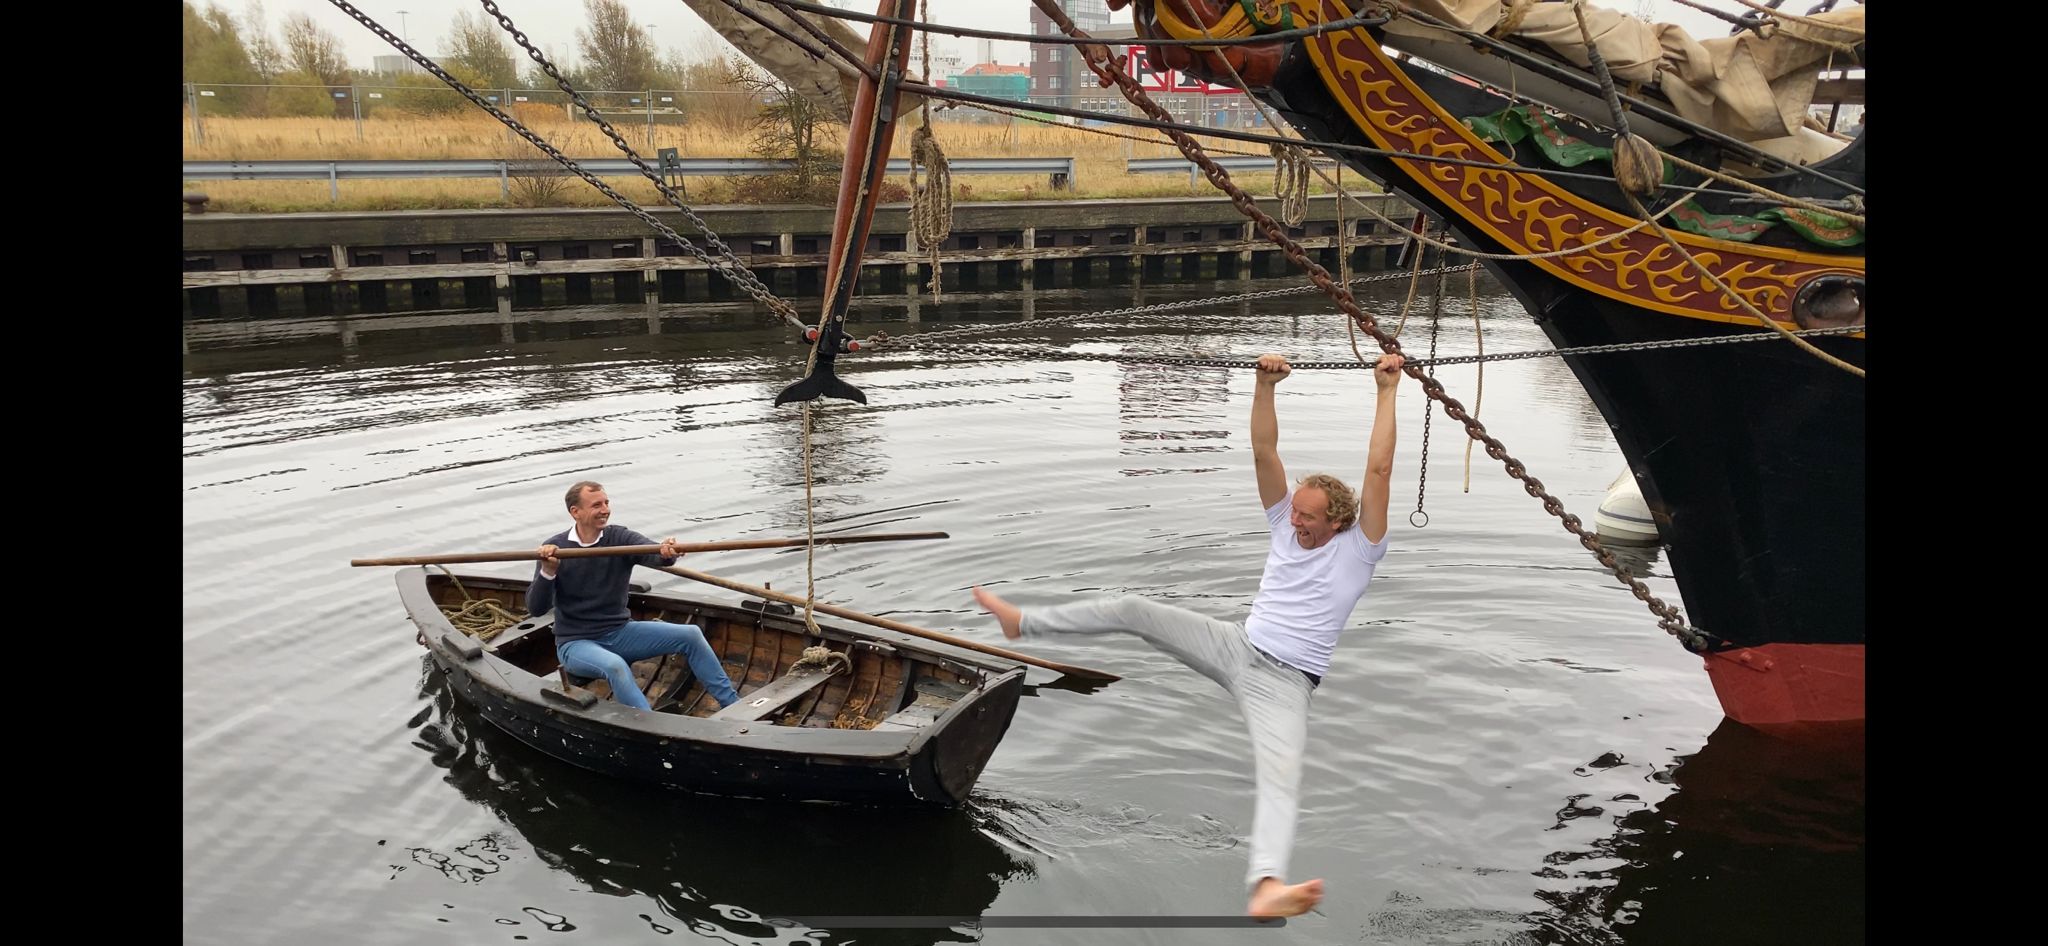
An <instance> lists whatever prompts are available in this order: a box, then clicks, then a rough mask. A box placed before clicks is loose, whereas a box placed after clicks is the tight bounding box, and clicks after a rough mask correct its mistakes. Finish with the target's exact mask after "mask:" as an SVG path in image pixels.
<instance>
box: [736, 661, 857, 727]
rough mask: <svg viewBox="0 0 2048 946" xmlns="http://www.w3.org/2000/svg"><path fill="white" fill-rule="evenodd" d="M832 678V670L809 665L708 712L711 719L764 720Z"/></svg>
mask: <svg viewBox="0 0 2048 946" xmlns="http://www.w3.org/2000/svg"><path fill="white" fill-rule="evenodd" d="M832 677H833V672H832V671H829V670H818V669H815V668H812V667H805V668H803V669H801V670H792V671H790V672H789V673H786V674H783V675H782V677H781V678H780V679H778V680H776V681H775V682H773V683H770V684H768V685H767V686H764V687H762V688H760V689H758V690H755V691H754V692H752V693H749V694H746V695H745V696H742V697H740V698H739V700H738V701H737V702H735V703H733V704H732V705H731V706H728V707H726V708H724V709H722V710H719V711H718V712H716V713H713V714H711V718H712V719H730V720H737V721H740V722H748V721H751V720H757V719H765V718H767V717H768V716H769V715H770V714H773V713H775V712H776V711H778V710H780V709H782V708H783V707H785V706H788V705H789V704H790V703H793V702H795V701H796V700H797V698H799V697H801V696H803V695H804V694H806V693H809V692H811V691H812V690H815V689H817V688H818V687H821V686H824V685H825V681H827V680H830V679H832Z"/></svg>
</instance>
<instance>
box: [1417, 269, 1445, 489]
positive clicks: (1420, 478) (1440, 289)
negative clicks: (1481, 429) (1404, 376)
mask: <svg viewBox="0 0 2048 946" xmlns="http://www.w3.org/2000/svg"><path fill="white" fill-rule="evenodd" d="M1415 252H1416V257H1415V259H1416V261H1417V262H1420V261H1421V260H1422V255H1421V254H1422V253H1423V252H1424V251H1423V250H1422V248H1421V247H1417V248H1416V250H1415ZM1446 278H1448V277H1447V276H1446V275H1445V274H1443V273H1441V272H1439V273H1437V276H1436V291H1435V292H1433V293H1431V294H1430V300H1429V357H1428V358H1425V359H1423V360H1424V361H1429V362H1434V361H1436V339H1437V334H1438V332H1439V330H1441V329H1442V327H1443V314H1444V280H1445V279H1446ZM1429 367H1430V371H1429V376H1430V377H1431V378H1434V377H1436V366H1435V365H1434V364H1432V365H1430V366H1429ZM1434 416H1436V412H1435V411H1432V410H1430V409H1429V399H1428V398H1423V399H1422V469H1421V470H1420V471H1418V472H1417V473H1416V474H1415V511H1414V512H1413V513H1410V514H1409V515H1408V524H1409V525H1412V526H1414V527H1415V528H1417V529H1420V528H1422V527H1423V526H1426V525H1429V513H1426V512H1423V511H1422V494H1423V491H1424V490H1427V489H1429V421H1430V418H1431V417H1434ZM1417 517H1421V519H1422V521H1421V522H1416V521H1415V520H1416V518H1417Z"/></svg>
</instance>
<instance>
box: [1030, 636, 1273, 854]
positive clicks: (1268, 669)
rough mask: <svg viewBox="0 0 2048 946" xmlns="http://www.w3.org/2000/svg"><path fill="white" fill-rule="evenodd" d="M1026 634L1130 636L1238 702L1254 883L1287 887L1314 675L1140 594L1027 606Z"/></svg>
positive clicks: (1247, 639)
mask: <svg viewBox="0 0 2048 946" xmlns="http://www.w3.org/2000/svg"><path fill="white" fill-rule="evenodd" d="M1023 612H1024V618H1023V625H1022V630H1023V633H1024V636H1025V637H1027V638H1029V637H1034V636H1037V635H1041V634H1099V633H1102V632H1104V631H1128V632H1130V633H1132V634H1136V635H1138V636H1139V637H1141V638H1144V639H1145V642H1146V643H1149V644H1151V645H1152V646H1153V647H1156V648H1158V649H1159V650H1161V651H1163V652H1165V653H1167V654H1170V655H1172V656H1173V657H1175V658H1177V659H1179V660H1180V662H1181V663H1184V664H1187V665H1188V666H1189V667H1190V668H1192V669H1193V670H1194V671H1195V672H1197V673H1200V674H1201V675H1202V676H1205V677H1208V678H1209V679H1211V680H1214V681H1216V684H1217V685H1218V686H1221V687H1222V688H1223V689H1224V690H1226V691H1228V692H1229V693H1230V695H1232V696H1235V697H1237V706H1238V709H1239V710H1240V711H1242V712H1243V713H1244V721H1245V726H1246V727H1247V728H1248V729H1249V730H1250V731H1251V737H1252V762H1253V767H1254V769H1253V770H1254V774H1255V776H1256V778H1257V782H1258V801H1257V804H1256V805H1255V806H1254V807H1253V809H1252V836H1251V848H1252V864H1251V871H1250V872H1249V873H1248V874H1247V875H1246V877H1245V883H1246V885H1247V886H1256V885H1257V884H1258V882H1259V880H1260V879H1261V878H1264V877H1273V878H1277V879H1279V880H1281V881H1282V882H1285V881H1286V879H1287V858H1288V855H1290V854H1291V853H1293V850H1294V822H1295V817H1296V814H1297V805H1298V803H1299V789H1300V787H1301V759H1302V751H1303V748H1304V747H1305V746H1306V745H1307V743H1308V703H1309V696H1310V692H1311V690H1312V689H1313V688H1312V687H1310V686H1309V682H1308V678H1307V677H1304V676H1302V674H1301V672H1300V671H1298V670H1294V669H1292V668H1289V667H1285V666H1282V665H1280V664H1279V663H1278V662H1276V661H1274V660H1273V659H1272V658H1269V657H1267V656H1265V655H1264V654H1261V653H1260V652H1259V651H1258V650H1256V649H1254V648H1253V647H1252V643H1251V640H1250V638H1248V637H1246V636H1245V631H1244V627H1243V625H1239V624H1232V623H1229V622H1227V621H1219V620H1216V619H1215V618H1211V617H1205V616H1203V615H1200V614H1196V613H1195V612H1193V611H1189V610H1186V609H1184V608H1176V607H1172V606H1170V605H1164V604H1160V603H1158V602H1155V601H1150V600H1147V599H1145V598H1140V597H1136V596H1122V597H1115V598H1094V599H1090V600H1086V601H1076V602H1073V603H1070V604H1062V605H1054V606H1051V607H1033V608H1024V609H1023Z"/></svg>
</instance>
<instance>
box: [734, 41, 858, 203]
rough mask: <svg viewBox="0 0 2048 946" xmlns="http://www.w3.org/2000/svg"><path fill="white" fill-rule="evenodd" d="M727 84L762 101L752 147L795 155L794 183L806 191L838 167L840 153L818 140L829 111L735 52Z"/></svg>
mask: <svg viewBox="0 0 2048 946" xmlns="http://www.w3.org/2000/svg"><path fill="white" fill-rule="evenodd" d="M726 84H727V85H729V86H734V87H738V88H742V89H746V90H747V91H750V92H753V93H754V94H755V95H756V96H759V97H760V98H762V99H764V100H765V101H764V102H763V104H762V105H761V107H760V111H758V112H757V113H755V116H754V127H755V128H756V129H758V134H756V135H755V136H754V151H755V153H757V154H760V155H763V156H765V157H771V158H794V159H796V172H795V185H796V191H797V192H798V193H800V194H808V193H810V192H811V191H812V189H813V187H814V186H815V185H816V184H817V183H818V181H819V179H820V178H822V177H825V176H827V175H829V174H831V173H832V172H833V171H835V170H837V165H838V159H839V156H838V154H837V153H835V152H832V151H830V150H828V149H827V148H825V147H823V146H822V145H820V144H819V141H818V132H819V130H820V128H821V126H823V125H825V124H826V123H827V122H829V121H830V120H831V113H829V112H828V111H826V109H825V107H824V106H822V105H820V104H818V103H817V102H815V101H813V100H811V99H810V98H808V97H806V96H803V95H799V94H797V92H796V90H795V89H792V88H790V87H789V85H788V84H787V83H785V82H782V81H781V80H779V79H776V78H774V77H773V76H767V75H763V74H762V73H760V72H759V71H757V70H755V69H754V67H753V66H752V64H750V63H748V62H747V61H746V60H744V59H741V58H739V57H737V56H735V57H733V58H732V59H730V60H727V65H726Z"/></svg>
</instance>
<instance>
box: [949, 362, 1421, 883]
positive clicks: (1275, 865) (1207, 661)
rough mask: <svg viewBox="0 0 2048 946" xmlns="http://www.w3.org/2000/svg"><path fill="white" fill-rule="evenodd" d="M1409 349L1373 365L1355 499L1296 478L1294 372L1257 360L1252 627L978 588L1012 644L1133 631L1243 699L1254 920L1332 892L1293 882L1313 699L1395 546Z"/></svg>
mask: <svg viewBox="0 0 2048 946" xmlns="http://www.w3.org/2000/svg"><path fill="white" fill-rule="evenodd" d="M1401 364H1402V358H1401V356H1399V355H1381V356H1380V360H1379V363H1378V365H1377V366H1376V367H1375V369H1374V371H1373V381H1374V384H1375V386H1376V387H1377V388H1378V398H1377V402H1376V405H1375V407H1374V410H1373V426H1372V436H1371V440H1370V442H1369V445H1368V447H1367V452H1366V463H1365V483H1364V485H1363V488H1361V489H1360V490H1359V493H1358V497H1357V498H1355V499H1354V498H1353V495H1352V492H1351V489H1350V487H1348V486H1346V485H1345V484H1344V481H1342V480H1340V479H1338V478H1336V477H1334V476H1330V475H1328V474H1325V473H1317V474H1314V475H1311V476H1307V477H1303V478H1302V480H1301V482H1300V483H1299V484H1297V486H1296V487H1295V488H1292V489H1290V488H1289V487H1288V485H1287V471H1286V468H1285V467H1283V466H1282V465H1281V463H1280V452H1279V443H1280V432H1279V423H1278V422H1277V421H1276V420H1275V419H1274V415H1273V388H1274V386H1276V385H1278V384H1279V383H1280V381H1281V379H1283V378H1285V377H1287V375H1288V373H1289V372H1290V371H1291V370H1292V369H1291V368H1290V367H1289V366H1288V364H1287V359H1285V358H1282V357H1281V356H1279V355H1264V356H1261V357H1260V358H1259V374H1258V382H1257V385H1258V386H1257V388H1256V389H1255V391H1254V393H1253V396H1252V464H1253V467H1254V469H1255V470H1256V471H1257V473H1258V480H1259V502H1260V504H1261V505H1263V506H1265V509H1266V521H1267V523H1268V524H1269V525H1270V526H1271V532H1272V535H1271V541H1270V543H1269V544H1268V548H1267V551H1266V570H1265V574H1264V575H1263V576H1261V577H1260V579H1259V592H1258V596H1257V597H1256V598H1254V599H1253V600H1252V610H1251V614H1250V616H1249V617H1247V618H1246V619H1245V621H1244V623H1243V624H1233V623H1229V622H1226V621H1220V620H1217V619H1215V618H1211V617H1207V616H1204V615H1201V614H1196V613H1195V612H1193V611H1188V610H1185V609H1182V608H1176V607H1172V606H1169V605H1164V604H1159V603H1157V602H1154V601H1149V600H1147V599H1144V598H1139V597H1134V596H1123V597H1115V598H1097V599H1089V600H1083V601H1075V602H1070V603H1067V604H1061V605H1056V606H1050V607H1033V608H1031V609H1029V610H1026V609H1023V608H1019V607H1018V606H1016V605H1014V604H1011V603H1009V602H1008V601H1005V600H1003V599H1002V598H999V597H997V596H996V595H994V594H992V593H990V592H988V591H986V590H983V589H982V588H980V587H976V588H975V589H974V597H975V600H976V601H979V602H980V603H981V606H982V607H983V608H986V609H987V610H988V611H989V613H991V614H993V615H995V616H996V619H997V621H998V622H1000V623H1001V624H1002V628H1003V636H1004V637H1007V638H1009V639H1011V640H1017V639H1019V638H1023V637H1027V636H1030V637H1037V636H1039V635H1043V634H1095V633H1101V632H1104V631H1127V632H1129V633H1132V634H1136V635H1138V636H1139V637H1141V638H1144V640H1145V641H1146V642H1147V643H1149V644H1151V645H1152V646H1154V647H1156V648H1158V649H1160V650H1161V651H1164V652H1165V653H1167V654H1169V655H1171V656H1173V657H1175V658H1177V659H1179V660H1180V661H1181V662H1182V663H1184V664H1187V665H1188V666H1189V667H1190V668H1192V669H1194V670H1195V671H1196V672H1198V673H1200V674H1202V675H1203V676H1205V677H1208V678H1209V679H1211V680H1214V681H1216V683H1217V684H1218V685H1220V686H1222V687H1223V689H1224V690H1226V691H1228V692H1229V693H1230V694H1231V695H1232V696H1235V697H1237V705H1238V708H1239V709H1240V710H1241V711H1242V712H1243V713H1244V718H1245V724H1246V726H1247V727H1248V728H1249V729H1250V730H1251V737H1252V753H1253V765H1254V771H1255V774H1256V777H1257V782H1258V800H1257V803H1256V805H1255V807H1254V808H1253V812H1252V833H1251V870H1250V872H1249V873H1248V874H1247V876H1246V883H1247V884H1248V885H1249V886H1250V887H1251V903H1250V905H1249V907H1248V911H1247V912H1249V913H1250V914H1251V915H1253V916H1268V917H1280V916H1298V915H1300V914H1302V913H1305V912H1307V911H1308V910H1309V909H1310V908H1312V907H1314V906H1315V905H1316V904H1317V903H1318V902H1320V901H1321V900H1322V898H1323V882H1322V881H1321V880H1309V881H1306V882H1303V883H1298V884H1289V883H1288V882H1287V879H1286V878H1287V860H1288V855H1289V854H1290V853H1291V852H1292V850H1293V847H1294V823H1295V818H1296V814H1297V809H1298V804H1297V800H1296V793H1297V789H1298V788H1299V786H1300V784H1301V763H1302V751H1303V748H1304V746H1305V745H1306V744H1307V742H1308V705H1309V697H1310V695H1311V693H1312V692H1313V691H1314V690H1315V688H1316V687H1317V686H1319V685H1320V684H1321V683H1322V675H1323V673H1324V672H1326V671H1327V670H1328V669H1329V666H1330V655H1331V653H1333V652H1334V651H1335V649H1336V645H1337V633H1338V632H1339V631H1341V630H1343V629H1344V624H1345V622H1346V621H1347V620H1348V619H1349V618H1350V616H1351V611H1352V609H1353V608H1355V607H1357V605H1358V602H1359V600H1360V599H1361V598H1363V597H1364V596H1365V589H1366V585H1367V584H1369V583H1370V582H1371V581H1372V575H1373V569H1374V567H1375V566H1377V565H1378V564H1379V561H1380V559H1381V557H1383V556H1385V555H1386V554H1387V502H1388V497H1389V496H1390V495H1391V492H1392V490H1391V481H1392V478H1393V472H1394V396H1395V388H1396V386H1397V385H1398V384H1400V381H1401Z"/></svg>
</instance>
